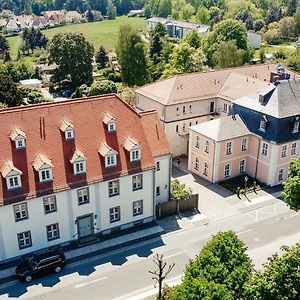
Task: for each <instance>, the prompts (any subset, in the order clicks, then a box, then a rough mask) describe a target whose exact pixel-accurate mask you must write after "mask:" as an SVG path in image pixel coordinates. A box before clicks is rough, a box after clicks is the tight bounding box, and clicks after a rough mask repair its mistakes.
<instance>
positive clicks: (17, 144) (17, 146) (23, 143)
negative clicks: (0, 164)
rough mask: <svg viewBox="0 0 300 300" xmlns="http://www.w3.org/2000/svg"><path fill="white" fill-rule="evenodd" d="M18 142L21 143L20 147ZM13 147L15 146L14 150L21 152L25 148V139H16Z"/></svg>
mask: <svg viewBox="0 0 300 300" xmlns="http://www.w3.org/2000/svg"><path fill="white" fill-rule="evenodd" d="M19 142H21V145H19ZM15 145H16V149H17V150H22V149H25V148H26V142H25V138H23V137H22V138H17V139H16V140H15Z"/></svg>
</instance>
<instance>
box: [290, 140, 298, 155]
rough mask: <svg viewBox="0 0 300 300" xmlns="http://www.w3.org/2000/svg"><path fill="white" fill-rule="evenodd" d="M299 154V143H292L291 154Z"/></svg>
mask: <svg viewBox="0 0 300 300" xmlns="http://www.w3.org/2000/svg"><path fill="white" fill-rule="evenodd" d="M296 154H297V143H292V144H291V156H293V155H296Z"/></svg>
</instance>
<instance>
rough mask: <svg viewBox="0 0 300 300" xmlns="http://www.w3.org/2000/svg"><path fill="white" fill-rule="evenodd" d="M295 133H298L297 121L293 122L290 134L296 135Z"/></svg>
mask: <svg viewBox="0 0 300 300" xmlns="http://www.w3.org/2000/svg"><path fill="white" fill-rule="evenodd" d="M297 132H299V121H294V122H293V130H292V133H297Z"/></svg>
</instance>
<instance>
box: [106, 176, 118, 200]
mask: <svg viewBox="0 0 300 300" xmlns="http://www.w3.org/2000/svg"><path fill="white" fill-rule="evenodd" d="M119 193H120V191H119V180H113V181H110V182H109V183H108V195H109V197H113V196H116V195H119Z"/></svg>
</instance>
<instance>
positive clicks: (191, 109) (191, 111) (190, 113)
mask: <svg viewBox="0 0 300 300" xmlns="http://www.w3.org/2000/svg"><path fill="white" fill-rule="evenodd" d="M191 113H192V105H190V114H191Z"/></svg>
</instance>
